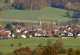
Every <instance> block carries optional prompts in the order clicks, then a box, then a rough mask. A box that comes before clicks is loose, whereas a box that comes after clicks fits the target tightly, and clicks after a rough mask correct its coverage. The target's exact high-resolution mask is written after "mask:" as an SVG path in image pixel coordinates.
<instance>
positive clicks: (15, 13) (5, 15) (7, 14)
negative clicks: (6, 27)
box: [0, 7, 70, 22]
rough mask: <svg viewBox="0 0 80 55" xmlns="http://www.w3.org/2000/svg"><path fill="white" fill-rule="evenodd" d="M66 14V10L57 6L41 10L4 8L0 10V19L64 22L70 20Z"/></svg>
mask: <svg viewBox="0 0 80 55" xmlns="http://www.w3.org/2000/svg"><path fill="white" fill-rule="evenodd" d="M65 15H66V10H63V9H58V8H51V7H49V8H44V9H42V10H34V11H32V10H5V11H1V12H0V21H23V22H26V21H29V22H30V21H31V22H32V21H33V22H38V21H40V20H42V21H57V22H62V21H64V22H66V21H68V20H70V18H68V17H64V16H65Z"/></svg>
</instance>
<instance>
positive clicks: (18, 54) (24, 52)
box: [14, 47, 32, 55]
mask: <svg viewBox="0 0 80 55" xmlns="http://www.w3.org/2000/svg"><path fill="white" fill-rule="evenodd" d="M14 55H32V50H31V49H30V48H29V47H26V48H20V49H16V50H15V51H14Z"/></svg>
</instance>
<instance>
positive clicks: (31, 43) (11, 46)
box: [0, 38, 80, 55]
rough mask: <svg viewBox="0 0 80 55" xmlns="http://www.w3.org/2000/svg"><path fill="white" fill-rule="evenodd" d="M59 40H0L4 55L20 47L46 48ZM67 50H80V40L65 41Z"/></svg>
mask: <svg viewBox="0 0 80 55" xmlns="http://www.w3.org/2000/svg"><path fill="white" fill-rule="evenodd" d="M58 39H59V38H27V39H14V40H12V39H8V40H6V39H5V40H0V52H2V53H4V55H6V54H8V53H10V52H13V50H15V49H18V48H20V47H26V46H28V47H30V48H32V49H34V48H36V47H37V46H38V45H40V44H41V45H43V46H46V45H47V44H49V42H50V43H55V41H56V40H58ZM63 42H64V47H65V48H80V39H74V38H71V39H63Z"/></svg>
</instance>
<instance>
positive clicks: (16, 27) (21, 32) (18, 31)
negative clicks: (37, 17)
mask: <svg viewBox="0 0 80 55" xmlns="http://www.w3.org/2000/svg"><path fill="white" fill-rule="evenodd" d="M31 37H80V25H57V24H54V25H53V26H52V24H42V25H39V24H35V25H30V24H24V23H11V24H7V25H6V26H5V27H4V26H1V25H0V39H9V38H10V39H11V38H31Z"/></svg>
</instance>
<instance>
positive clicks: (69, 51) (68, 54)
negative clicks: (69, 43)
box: [67, 48, 75, 55]
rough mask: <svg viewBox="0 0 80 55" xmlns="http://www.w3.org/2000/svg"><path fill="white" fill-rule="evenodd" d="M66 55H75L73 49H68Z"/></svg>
mask: <svg viewBox="0 0 80 55" xmlns="http://www.w3.org/2000/svg"><path fill="white" fill-rule="evenodd" d="M67 55H75V52H74V49H73V48H69V49H68V50H67Z"/></svg>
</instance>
